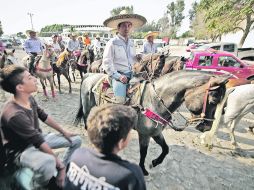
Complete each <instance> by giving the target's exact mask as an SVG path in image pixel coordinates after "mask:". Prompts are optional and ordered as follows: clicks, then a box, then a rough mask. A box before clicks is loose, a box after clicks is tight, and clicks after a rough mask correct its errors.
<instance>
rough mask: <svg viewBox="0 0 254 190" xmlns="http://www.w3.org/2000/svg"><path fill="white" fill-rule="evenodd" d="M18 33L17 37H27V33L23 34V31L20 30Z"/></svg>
mask: <svg viewBox="0 0 254 190" xmlns="http://www.w3.org/2000/svg"><path fill="white" fill-rule="evenodd" d="M16 35H17V37H19V38H23V39H26V35H25V34H23V33H22V32H18V33H17V34H16Z"/></svg>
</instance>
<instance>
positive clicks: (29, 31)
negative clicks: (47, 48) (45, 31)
mask: <svg viewBox="0 0 254 190" xmlns="http://www.w3.org/2000/svg"><path fill="white" fill-rule="evenodd" d="M31 32H34V33H36V34H37V33H38V32H37V31H35V30H33V29H31V30H27V31H26V35H27V36H29V35H30V33H31Z"/></svg>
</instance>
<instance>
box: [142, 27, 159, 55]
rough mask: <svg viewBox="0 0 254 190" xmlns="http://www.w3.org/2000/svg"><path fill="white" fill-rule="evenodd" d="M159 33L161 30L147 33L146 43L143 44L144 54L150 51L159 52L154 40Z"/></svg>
mask: <svg viewBox="0 0 254 190" xmlns="http://www.w3.org/2000/svg"><path fill="white" fill-rule="evenodd" d="M158 35H159V32H151V31H149V32H148V33H147V34H146V35H145V39H147V41H146V42H145V43H144V45H143V51H142V52H143V53H144V54H148V53H157V46H156V44H155V43H154V42H153V40H154V38H156V37H157V36H158Z"/></svg>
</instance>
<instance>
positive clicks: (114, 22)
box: [103, 10, 146, 29]
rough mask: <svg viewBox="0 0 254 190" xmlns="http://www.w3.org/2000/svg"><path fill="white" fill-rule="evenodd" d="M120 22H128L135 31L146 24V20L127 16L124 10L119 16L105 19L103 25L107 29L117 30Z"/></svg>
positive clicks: (135, 15)
mask: <svg viewBox="0 0 254 190" xmlns="http://www.w3.org/2000/svg"><path fill="white" fill-rule="evenodd" d="M122 22H130V23H132V27H133V28H134V29H136V28H139V27H141V26H143V25H144V24H145V23H146V18H145V17H143V16H141V15H138V14H129V13H127V12H126V10H123V11H121V12H120V14H119V15H116V16H112V17H110V18H108V19H106V20H105V21H104V22H103V24H104V26H106V27H109V28H117V26H118V24H120V23H122Z"/></svg>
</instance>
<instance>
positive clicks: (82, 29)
mask: <svg viewBox="0 0 254 190" xmlns="http://www.w3.org/2000/svg"><path fill="white" fill-rule="evenodd" d="M111 30H112V29H111V28H108V27H105V26H103V25H66V26H64V28H63V33H62V35H63V36H65V37H67V36H68V34H70V33H71V32H70V31H75V32H77V33H80V35H82V34H83V33H88V34H89V37H90V38H92V39H93V38H95V37H96V35H100V37H101V38H102V39H105V40H109V39H110V38H112V37H113V36H114V34H113V33H112V32H111Z"/></svg>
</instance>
